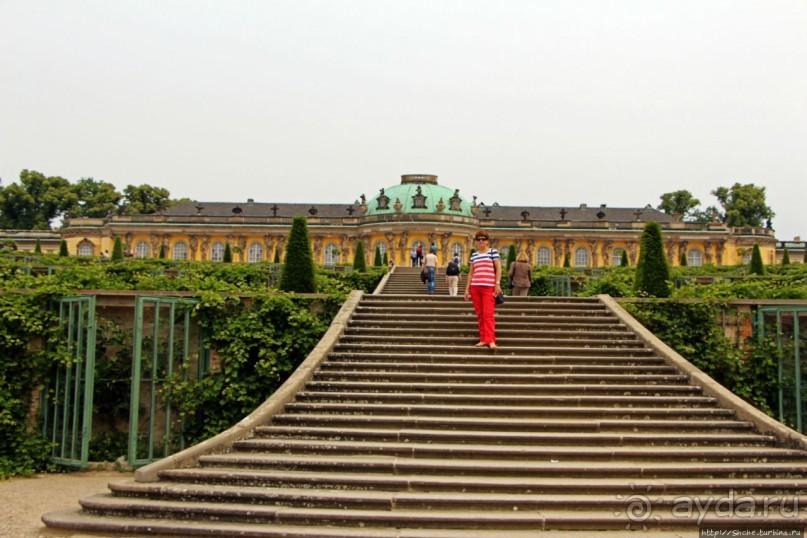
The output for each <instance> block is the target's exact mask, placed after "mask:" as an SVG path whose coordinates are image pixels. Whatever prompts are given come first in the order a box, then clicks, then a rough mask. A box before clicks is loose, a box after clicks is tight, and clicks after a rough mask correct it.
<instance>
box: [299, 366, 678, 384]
mask: <svg viewBox="0 0 807 538" xmlns="http://www.w3.org/2000/svg"><path fill="white" fill-rule="evenodd" d="M314 379H315V380H317V381H375V382H378V383H385V382H392V383H401V382H404V381H407V382H413V383H440V382H444V381H448V380H450V381H451V382H452V383H453V384H455V385H461V384H463V383H485V384H488V385H491V384H494V385H495V384H509V383H521V384H530V383H535V384H541V385H545V384H551V383H559V384H566V383H572V384H574V383H601V384H607V383H616V384H623V385H626V384H628V385H629V384H641V385H650V384H659V385H662V384H663V385H666V384H671V383H686V382H687V380H688V378H687V376H685V375H681V374H652V373H642V374H639V373H633V374H632V373H627V374H605V373H582V372H580V373H578V372H571V373H559V374H550V373H542V374H541V375H540V377H538V376H535V377H532V376H530V375H526V374H524V373H513V374H507V373H497V374H495V375H491V374H487V373H458V372H396V371H389V372H376V371H355V372H354V371H338V372H336V371H329V370H325V369H323V370H319V371H317V373H315V374H314Z"/></svg>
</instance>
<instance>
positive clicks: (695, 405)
mask: <svg viewBox="0 0 807 538" xmlns="http://www.w3.org/2000/svg"><path fill="white" fill-rule="evenodd" d="M295 400H296V401H297V402H320V403H338V402H344V403H346V404H350V403H394V404H396V405H409V404H424V405H426V404H450V405H482V404H483V405H531V406H554V407H571V406H596V407H597V408H599V409H610V408H625V409H630V408H633V407H635V406H646V407H648V408H652V409H659V408H673V409H676V408H686V409H715V410H717V409H719V408H717V407H716V401H715V399H714V398H711V397H708V396H657V395H652V396H625V395H621V394H620V395H617V396H609V395H585V394H584V395H568V394H555V395H545V396H535V395H524V394H511V395H508V396H505V397H502V396H501V395H499V394H487V393H485V394H445V393H443V392H435V393H426V392H420V393H418V392H402V393H383V392H359V391H356V392H317V391H310V390H306V391H302V392H299V393H297V396H296V397H295ZM650 406H652V407H650Z"/></svg>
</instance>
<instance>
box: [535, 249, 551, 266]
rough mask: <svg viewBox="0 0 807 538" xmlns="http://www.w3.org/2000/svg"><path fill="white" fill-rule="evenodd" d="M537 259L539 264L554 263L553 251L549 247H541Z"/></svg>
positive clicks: (536, 255)
mask: <svg viewBox="0 0 807 538" xmlns="http://www.w3.org/2000/svg"><path fill="white" fill-rule="evenodd" d="M535 261H536V263H537V264H538V265H552V251H551V250H549V248H548V247H539V248H538V252H537V253H536V254H535Z"/></svg>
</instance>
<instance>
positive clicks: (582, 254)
mask: <svg viewBox="0 0 807 538" xmlns="http://www.w3.org/2000/svg"><path fill="white" fill-rule="evenodd" d="M574 266H575V267H588V249H587V248H585V247H579V248H577V249H576V250H575V251H574Z"/></svg>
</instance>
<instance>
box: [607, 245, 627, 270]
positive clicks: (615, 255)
mask: <svg viewBox="0 0 807 538" xmlns="http://www.w3.org/2000/svg"><path fill="white" fill-rule="evenodd" d="M627 255H628V253H627V252H625V249H624V248H615V249H614V251H613V252H612V253H611V266H613V267H619V266H620V265H622V258H623V257H625V256H627Z"/></svg>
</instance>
